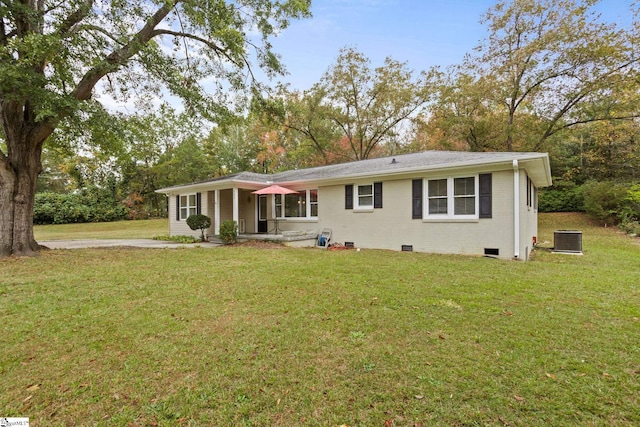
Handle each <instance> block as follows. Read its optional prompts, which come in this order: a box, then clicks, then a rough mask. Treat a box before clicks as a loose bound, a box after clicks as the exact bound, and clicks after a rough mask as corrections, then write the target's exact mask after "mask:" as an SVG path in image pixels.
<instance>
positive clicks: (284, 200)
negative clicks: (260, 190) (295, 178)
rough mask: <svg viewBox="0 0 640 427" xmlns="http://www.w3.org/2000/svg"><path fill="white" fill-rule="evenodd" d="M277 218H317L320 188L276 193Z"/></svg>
mask: <svg viewBox="0 0 640 427" xmlns="http://www.w3.org/2000/svg"><path fill="white" fill-rule="evenodd" d="M274 199H275V210H276V212H275V214H276V217H277V218H317V217H318V190H317V189H312V190H302V191H299V192H297V193H292V194H285V195H282V194H276V195H275V198H274Z"/></svg>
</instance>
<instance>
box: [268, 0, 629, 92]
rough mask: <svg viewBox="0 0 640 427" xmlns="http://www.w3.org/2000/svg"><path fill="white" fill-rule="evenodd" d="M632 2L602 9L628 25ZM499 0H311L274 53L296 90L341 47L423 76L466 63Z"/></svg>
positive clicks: (609, 2)
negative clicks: (305, 15) (401, 63)
mask: <svg viewBox="0 0 640 427" xmlns="http://www.w3.org/2000/svg"><path fill="white" fill-rule="evenodd" d="M631 2H632V0H603V1H602V2H601V5H600V6H599V7H598V10H599V11H600V12H602V13H603V16H604V17H605V18H606V19H607V20H609V21H615V22H619V23H623V24H628V23H629V21H630V17H629V12H628V8H629V5H630V4H631ZM494 3H495V1H494V0H312V6H311V8H312V13H313V15H314V16H313V18H311V19H307V20H303V21H295V22H293V23H292V25H291V26H290V27H289V28H287V29H286V30H285V32H284V33H283V34H281V35H280V37H278V38H276V39H273V40H272V42H273V45H274V50H275V51H276V52H277V53H279V54H281V55H282V60H283V62H284V64H285V66H286V67H287V69H288V71H289V73H290V74H289V75H288V76H286V77H284V78H282V79H280V80H282V81H284V82H287V83H290V84H291V87H292V88H293V89H300V90H304V89H308V88H310V87H311V86H312V85H313V84H314V83H316V82H318V81H319V80H320V78H321V77H322V75H323V74H324V72H325V71H326V70H327V68H328V67H329V66H330V65H331V64H333V63H334V62H335V60H336V58H337V56H338V51H339V50H340V48H342V47H345V46H349V47H355V48H356V49H357V50H359V51H360V52H362V53H363V54H365V55H366V56H367V57H368V58H370V59H371V61H372V65H373V66H374V67H375V66H379V65H382V63H383V61H384V59H385V58H386V57H387V56H391V57H392V58H393V59H396V60H399V61H405V62H407V65H408V67H409V68H410V69H413V70H416V71H421V70H426V69H428V68H430V67H432V66H436V65H437V66H441V67H443V68H444V67H447V66H449V65H452V64H459V63H461V62H462V59H463V58H464V55H465V54H466V53H470V52H472V50H473V48H474V47H475V46H477V45H478V43H479V42H480V40H482V39H483V38H484V37H485V36H486V27H485V26H484V25H482V24H480V18H481V16H482V14H483V13H484V12H485V11H486V10H487V9H488V8H489V7H491V6H492V5H493V4H494Z"/></svg>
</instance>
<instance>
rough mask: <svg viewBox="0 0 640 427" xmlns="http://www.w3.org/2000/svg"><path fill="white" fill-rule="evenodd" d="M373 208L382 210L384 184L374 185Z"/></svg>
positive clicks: (375, 183)
mask: <svg viewBox="0 0 640 427" xmlns="http://www.w3.org/2000/svg"><path fill="white" fill-rule="evenodd" d="M373 207H374V208H375V209H382V183H381V182H374V183H373Z"/></svg>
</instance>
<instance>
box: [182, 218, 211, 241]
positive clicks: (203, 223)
mask: <svg viewBox="0 0 640 427" xmlns="http://www.w3.org/2000/svg"><path fill="white" fill-rule="evenodd" d="M187 225H188V226H189V228H190V229H192V230H194V231H195V230H200V240H202V241H203V242H204V230H206V229H207V228H209V227H211V218H209V217H208V216H206V215H202V214H197V215H189V217H188V218H187Z"/></svg>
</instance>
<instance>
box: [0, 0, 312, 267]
mask: <svg viewBox="0 0 640 427" xmlns="http://www.w3.org/2000/svg"><path fill="white" fill-rule="evenodd" d="M308 15H309V1H308V0H284V1H268V0H237V1H229V2H227V1H223V0H213V1H205V2H201V1H195V0H182V1H179V0H178V1H149V0H131V1H126V2H98V1H95V0H71V1H65V2H58V1H51V0H39V1H35V0H24V1H9V2H7V1H3V2H2V3H1V4H0V119H1V120H2V133H3V138H4V147H2V149H1V150H0V206H1V207H0V256H7V255H10V254H31V253H33V252H34V251H36V250H37V249H38V245H37V244H36V242H35V240H34V238H33V229H32V225H31V218H32V212H33V200H34V192H35V183H36V178H37V176H38V174H39V173H40V172H41V170H42V164H41V153H42V149H43V145H44V143H45V141H46V140H47V138H48V137H49V136H50V135H51V134H52V133H53V132H54V130H55V129H56V128H57V127H58V126H59V124H60V123H61V121H63V120H65V119H67V118H73V117H78V115H82V114H89V115H90V114H92V113H94V112H95V111H97V110H100V109H99V108H97V107H96V104H95V100H94V97H95V95H96V91H95V89H96V88H99V89H100V91H101V92H102V93H105V94H109V95H111V96H113V97H115V98H117V99H124V100H127V99H132V98H142V102H151V101H152V99H154V98H155V97H161V96H164V95H167V94H170V95H174V96H178V97H180V98H182V99H184V101H185V107H186V108H187V110H189V111H192V112H198V113H200V114H203V115H205V116H207V117H209V118H210V119H215V120H217V121H219V120H221V119H224V118H225V117H227V116H229V115H230V114H231V113H233V112H235V111H238V110H239V109H240V108H241V106H242V105H243V102H244V101H246V98H247V97H248V94H249V92H247V91H246V89H249V88H251V87H253V86H256V84H257V83H256V79H254V78H253V77H254V66H253V65H252V64H257V65H258V66H259V67H261V68H262V69H263V70H264V71H265V72H266V74H267V75H273V74H275V73H280V72H282V71H283V68H282V65H281V63H280V61H279V58H278V57H277V55H276V54H275V53H274V52H272V49H271V45H270V43H269V40H268V39H269V38H270V37H271V36H273V35H274V34H276V33H277V32H278V31H280V30H281V29H283V28H285V27H286V26H287V25H288V24H289V20H290V19H292V18H302V17H305V16H308Z"/></svg>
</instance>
